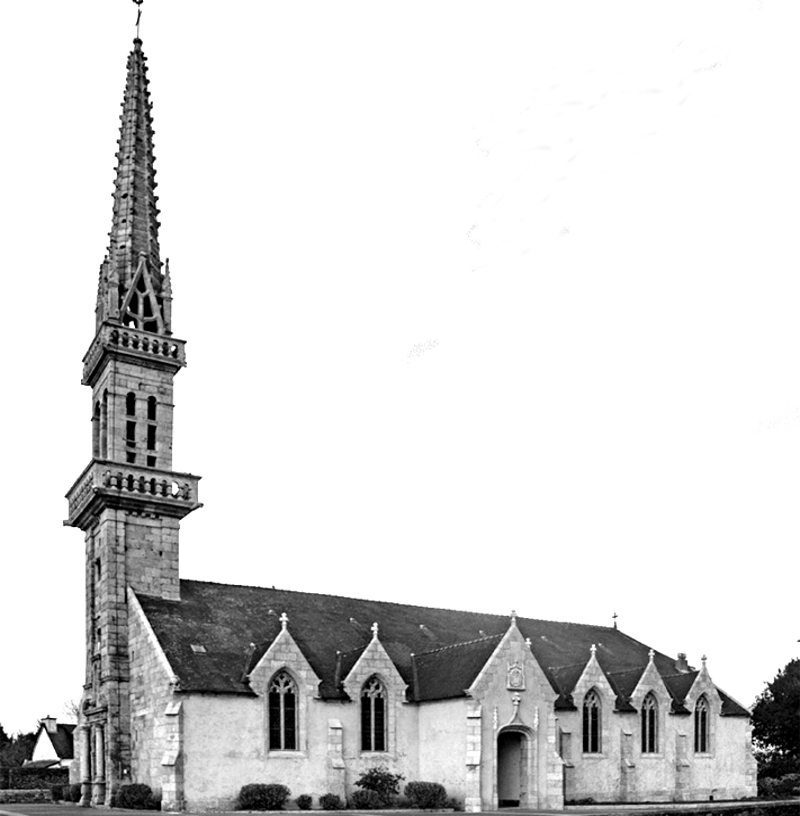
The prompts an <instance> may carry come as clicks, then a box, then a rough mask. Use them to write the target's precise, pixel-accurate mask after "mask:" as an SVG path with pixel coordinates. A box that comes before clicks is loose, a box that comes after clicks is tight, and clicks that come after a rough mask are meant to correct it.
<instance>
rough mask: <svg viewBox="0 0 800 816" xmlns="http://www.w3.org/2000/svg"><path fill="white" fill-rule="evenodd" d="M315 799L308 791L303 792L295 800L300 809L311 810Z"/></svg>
mask: <svg viewBox="0 0 800 816" xmlns="http://www.w3.org/2000/svg"><path fill="white" fill-rule="evenodd" d="M313 801H314V800H313V799H312V798H311V797H310V796H309V795H308V794H307V793H301V794H300V796H298V797H297V799H295V800H294V803H295V804H296V805H297V807H299V808H300V810H311V803H312V802H313Z"/></svg>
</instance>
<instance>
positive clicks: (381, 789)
mask: <svg viewBox="0 0 800 816" xmlns="http://www.w3.org/2000/svg"><path fill="white" fill-rule="evenodd" d="M404 779H405V777H404V776H403V775H402V774H393V773H392V772H391V771H390V770H389V769H388V768H387V767H386V766H385V765H376V766H375V767H374V768H369V769H368V770H366V771H364V773H363V774H361V776H359V777H358V779H356V787H357V788H362V789H363V790H365V791H374V792H375V793H377V794H378V797H379V798H380V800H381V804H382V805H388V804H391V801H392V799H393V797H395V796H397V794H398V792H399V791H400V783H401V782H402V781H403V780H404Z"/></svg>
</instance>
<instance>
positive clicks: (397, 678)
mask: <svg viewBox="0 0 800 816" xmlns="http://www.w3.org/2000/svg"><path fill="white" fill-rule="evenodd" d="M373 676H376V677H377V678H378V679H379V680H380V681H381V683H383V685H384V687H385V688H386V690H387V692H388V693H389V694H390V695H392V696H393V697H394V698H395V699H401V700H405V698H406V697H405V695H406V690H407V685H406V682H405V680H403V678H402V676H401V675H400V672H399V671H398V669H397V666H396V665H395V664H394V661H393V660H392V658H391V657H390V656H389V653H388V652H387V651H386V649H385V648H384V647H383V644H382V643H381V641H380V638H379V637H378V624H377V623H374V624H373V625H372V639H371V640H370V641H369V643H368V644H367V645H366V647H365V648H364V651H363V652H362V653H361V656H360V657H359V658H358V659H357V660H356V661H355V663H354V664H353V667H352V668H351V669H350V671H349V672H347V675H346V676H345V677H344V678H343V680H342V688H343V690H344V692H345V694H346V695H347V696H348V697H349V698H350V699H351V700H358V699H359V698H360V696H361V690H362V688H363V687H364V684H365V683H366V682H367V681H368V680H369V679H370V678H371V677H373Z"/></svg>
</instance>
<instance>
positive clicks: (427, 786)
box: [405, 782, 447, 810]
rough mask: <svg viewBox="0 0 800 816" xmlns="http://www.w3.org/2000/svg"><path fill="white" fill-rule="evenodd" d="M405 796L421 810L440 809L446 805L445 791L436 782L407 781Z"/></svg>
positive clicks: (442, 786)
mask: <svg viewBox="0 0 800 816" xmlns="http://www.w3.org/2000/svg"><path fill="white" fill-rule="evenodd" d="M405 794H406V796H407V797H408V798H409V799H410V800H411V802H412V804H413V805H414V807H418V808H421V809H422V810H440V809H441V808H443V807H447V791H446V790H445V789H444V785H440V784H439V783H438V782H409V783H408V784H407V785H406V789H405Z"/></svg>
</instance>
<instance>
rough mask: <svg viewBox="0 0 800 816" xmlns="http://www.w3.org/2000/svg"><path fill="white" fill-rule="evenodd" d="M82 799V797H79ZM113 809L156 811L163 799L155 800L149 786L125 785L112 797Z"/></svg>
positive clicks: (135, 783)
mask: <svg viewBox="0 0 800 816" xmlns="http://www.w3.org/2000/svg"><path fill="white" fill-rule="evenodd" d="M78 798H79V799H80V795H79V796H78ZM112 807H121V808H125V809H126V810H155V809H157V808H159V807H161V799H160V798H159V799H158V800H156V799H154V798H153V791H152V790H150V786H149V785H143V784H141V783H140V782H134V783H132V784H130V785H123V786H122V787H121V788H120V789H119V790H118V791H116V793H114V795H113V796H112Z"/></svg>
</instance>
